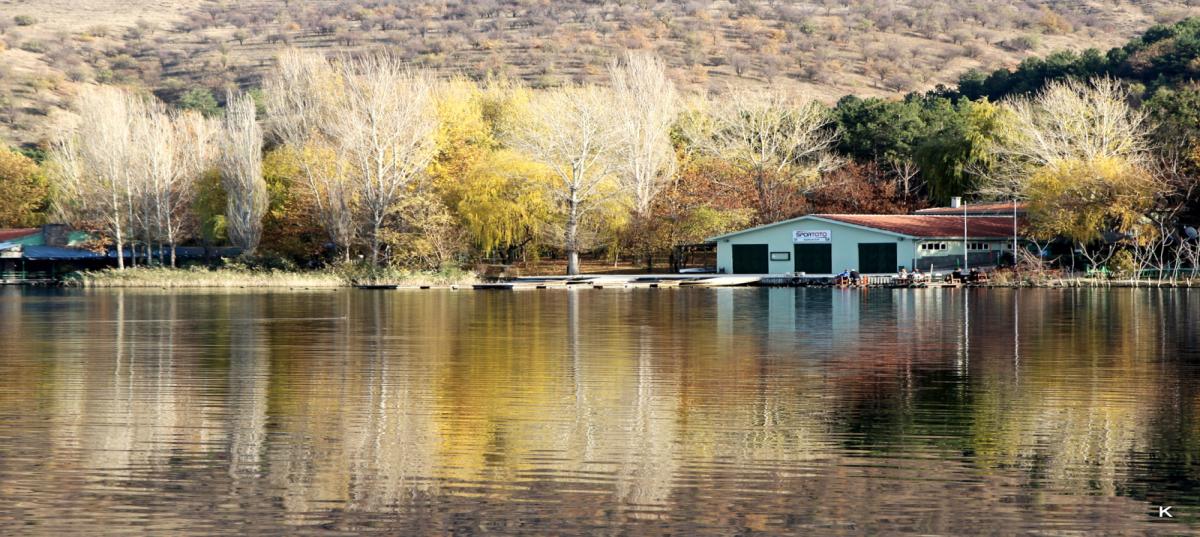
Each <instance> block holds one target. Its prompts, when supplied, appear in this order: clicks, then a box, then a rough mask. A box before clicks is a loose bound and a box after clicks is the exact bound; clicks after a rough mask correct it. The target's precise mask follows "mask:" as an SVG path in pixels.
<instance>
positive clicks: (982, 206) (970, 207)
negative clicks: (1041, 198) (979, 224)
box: [916, 201, 1025, 215]
mask: <svg viewBox="0 0 1200 537" xmlns="http://www.w3.org/2000/svg"><path fill="white" fill-rule="evenodd" d="M963 208H964V207H930V208H928V209H921V210H919V211H916V214H948V215H962V214H963ZM965 208H966V211H967V214H968V215H985V214H995V215H1005V214H1007V215H1012V210H1013V203H1012V202H1011V201H999V202H996V203H968V204H967V205H965ZM1024 212H1025V202H1023V201H1019V202H1017V213H1018V214H1023V213H1024Z"/></svg>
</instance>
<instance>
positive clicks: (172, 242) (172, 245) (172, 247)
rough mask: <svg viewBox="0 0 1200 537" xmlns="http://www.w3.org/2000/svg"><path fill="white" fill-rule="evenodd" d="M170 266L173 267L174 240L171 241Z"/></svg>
mask: <svg viewBox="0 0 1200 537" xmlns="http://www.w3.org/2000/svg"><path fill="white" fill-rule="evenodd" d="M171 268H175V241H171Z"/></svg>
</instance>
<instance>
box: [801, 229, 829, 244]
mask: <svg viewBox="0 0 1200 537" xmlns="http://www.w3.org/2000/svg"><path fill="white" fill-rule="evenodd" d="M806 242H833V232H832V231H830V230H828V229H817V230H805V229H797V230H794V231H792V243H794V244H801V243H806Z"/></svg>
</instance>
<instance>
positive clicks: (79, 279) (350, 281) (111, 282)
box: [63, 267, 476, 289]
mask: <svg viewBox="0 0 1200 537" xmlns="http://www.w3.org/2000/svg"><path fill="white" fill-rule="evenodd" d="M475 282H476V277H475V275H474V274H473V273H470V272H465V271H442V272H424V271H408V270H381V271H372V272H369V273H364V272H359V271H341V270H314V271H299V270H270V269H245V268H229V267H224V268H217V269H208V268H186V269H185V268H166V267H146V268H129V269H125V270H117V269H104V270H95V271H85V272H78V273H75V274H72V275H70V276H68V277H67V278H65V279H64V280H63V283H64V284H65V285H67V286H70V287H87V288H106V287H113V288H115V287H146V288H155V287H156V288H163V289H168V288H243V287H244V288H251V287H274V288H281V287H286V288H337V287H350V286H352V285H356V284H371V285H397V286H400V287H420V286H438V287H442V286H452V285H470V284H472V283H475Z"/></svg>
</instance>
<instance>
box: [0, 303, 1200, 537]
mask: <svg viewBox="0 0 1200 537" xmlns="http://www.w3.org/2000/svg"><path fill="white" fill-rule="evenodd" d="M0 323H2V324H0V345H2V350H0V533H3V534H6V535H12V534H28V535H60V534H78V533H87V534H96V533H104V534H144V533H156V534H172V535H213V534H238V535H256V534H281V533H290V534H319V535H341V534H347V535H348V534H361V533H371V532H378V533H388V534H403V535H444V534H455V535H503V534H529V533H533V534H554V535H559V534H576V535H592V534H630V535H657V534H673V535H706V534H722V535H730V534H740V535H748V534H781V533H794V534H821V535H831V534H832V535H841V534H846V535H858V534H878V533H888V534H942V535H963V534H978V533H993V534H1005V535H1007V534H1016V533H1039V532H1040V533H1069V532H1072V531H1080V532H1087V533H1096V532H1099V531H1106V532H1110V533H1121V534H1156V533H1161V534H1179V533H1192V532H1196V531H1200V517H1198V516H1200V382H1198V381H1200V292H1197V291H1194V290H1148V289H1095V290H1019V291H1018V290H997V289H991V290H985V289H980V290H942V289H928V290H909V289H902V290H890V289H871V290H842V289H815V288H813V289H803V288H801V289H787V288H778V289H767V288H725V289H636V290H595V289H578V290H543V291H518V292H483V291H478V292H472V291H449V290H447V291H436V290H434V291H430V290H426V291H415V290H414V291H362V290H331V291H310V292H305V291H291V292H287V291H278V292H271V291H243V292H226V291H218V292H208V291H174V292H168V291H146V290H125V291H120V290H113V291H109V290H104V291H85V290H54V289H48V290H47V289H43V290H36V289H18V288H4V289H0ZM1163 506H1173V507H1172V509H1171V510H1170V511H1167V513H1168V514H1169V515H1171V517H1167V516H1164V517H1160V516H1159V507H1163Z"/></svg>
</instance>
